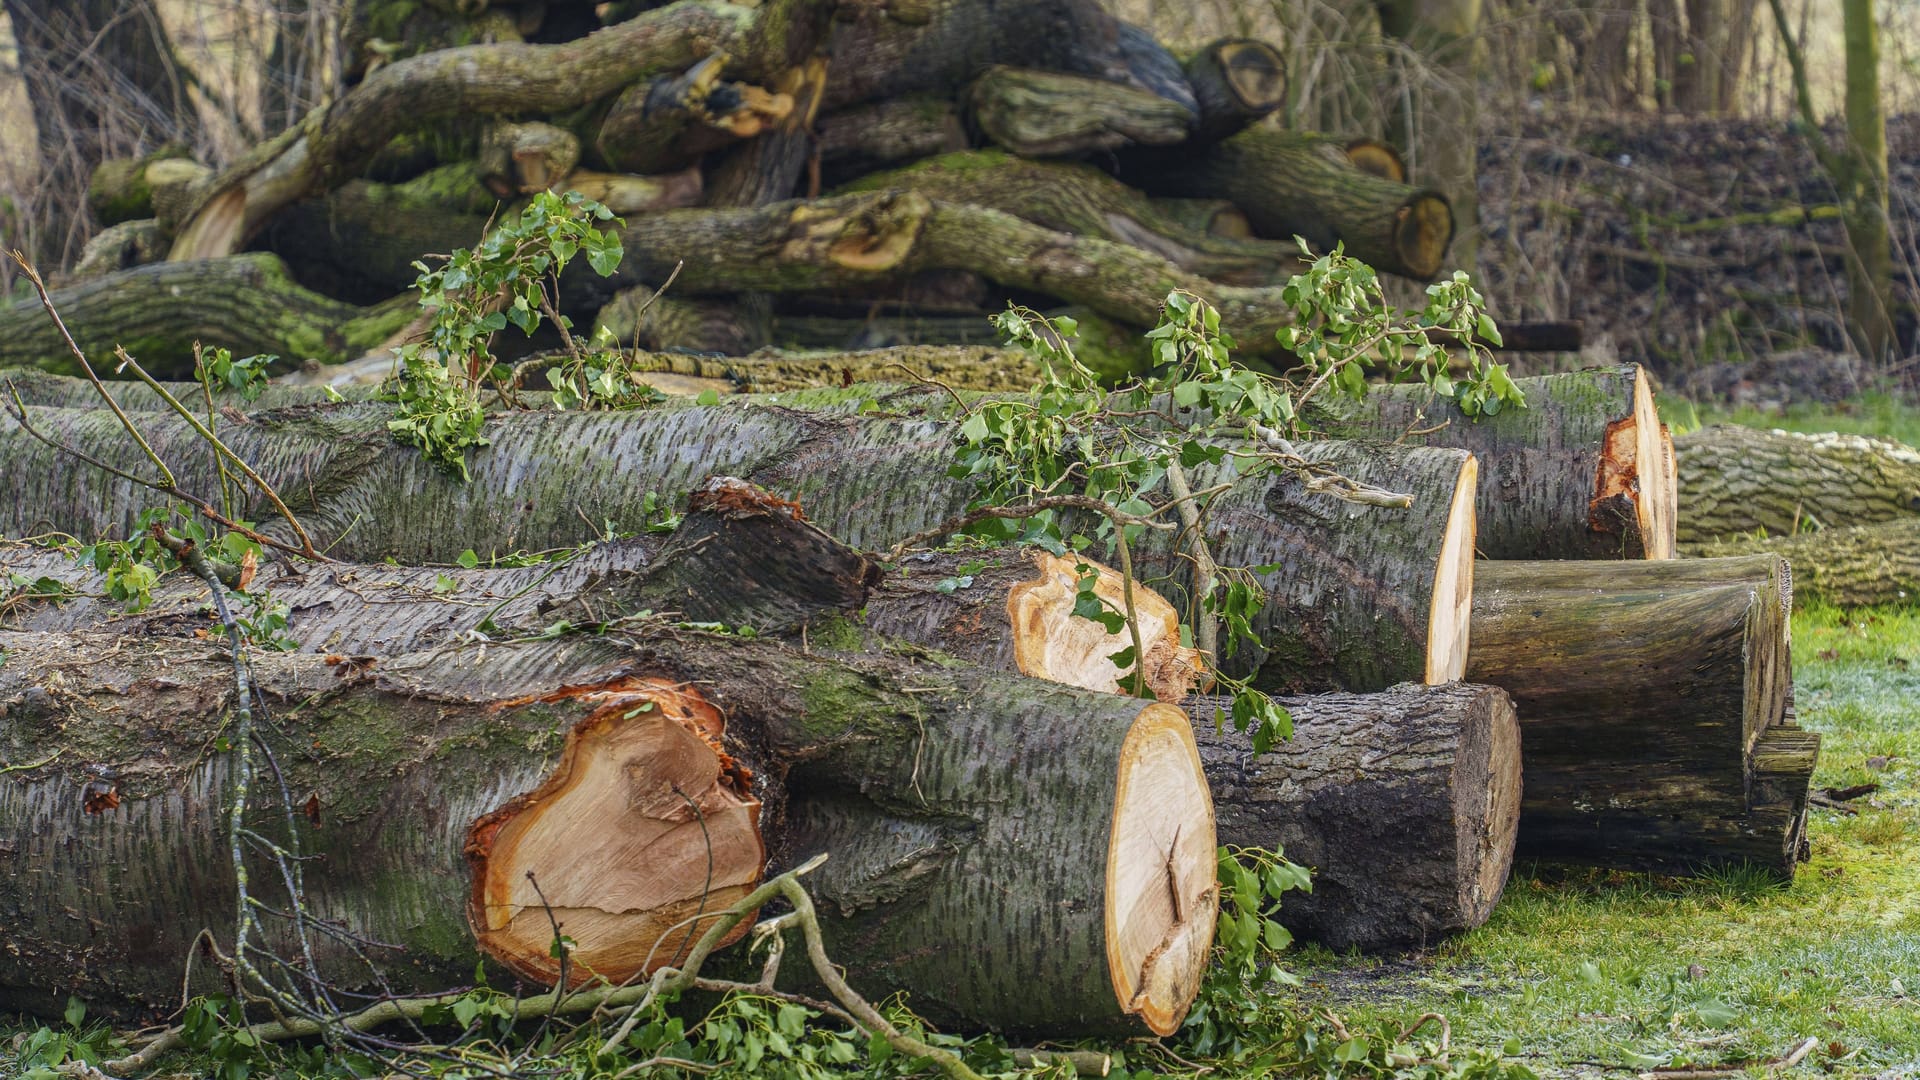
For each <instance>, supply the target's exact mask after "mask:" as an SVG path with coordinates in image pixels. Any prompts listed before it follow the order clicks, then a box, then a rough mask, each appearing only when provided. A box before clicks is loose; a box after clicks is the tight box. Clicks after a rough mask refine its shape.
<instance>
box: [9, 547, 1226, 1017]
mask: <svg viewBox="0 0 1920 1080" xmlns="http://www.w3.org/2000/svg"><path fill="white" fill-rule="evenodd" d="M741 569H742V570H743V571H745V570H748V569H749V568H748V567H742V568H741ZM0 648H3V649H4V650H5V651H6V654H7V656H8V659H9V662H8V663H7V664H6V665H5V667H4V668H0V705H3V706H4V713H0V754H4V757H5V760H8V761H12V762H19V763H21V764H23V765H30V766H31V767H26V768H16V769H13V770H9V772H8V773H7V774H6V775H4V776H0V846H4V848H5V850H7V851H8V852H9V853H10V856H9V872H8V873H7V874H6V875H4V877H3V878H0V912H4V913H5V916H6V920H7V926H8V942H9V945H10V948H8V949H7V950H4V951H0V1003H4V1006H5V1007H6V1008H9V1009H16V1008H17V1009H23V1010H27V1011H31V1012H35V1013H40V1014H48V1015H52V1014H57V1013H58V1011H59V1009H60V1007H61V1003H62V1002H63V1001H65V1000H66V996H67V995H68V994H70V993H71V994H77V995H79V996H80V997H82V998H83V999H84V1000H86V1001H87V1002H88V1003H89V1005H92V1006H94V1007H96V1008H99V1009H103V1010H106V1011H112V1012H118V1013H122V1014H125V1013H134V1014H140V1015H148V1016H152V1015H159V1014H163V1013H165V1012H167V1011H169V1010H171V1009H174V1008H177V1006H178V1004H179V1000H180V993H181V977H182V976H181V971H182V966H183V964H185V962H186V959H187V957H188V954H189V952H190V951H191V950H193V949H194V948H195V947H196V946H195V942H194V938H195V935H196V934H197V933H198V932H199V930H200V928H201V927H203V926H206V927H213V928H216V929H217V928H218V927H220V926H222V925H227V926H230V925H232V921H233V897H234V890H233V875H232V871H231V869H230V863H229V861H228V855H227V853H226V852H227V842H226V829H225V820H226V819H225V815H224V813H223V812H222V803H223V792H224V790H225V788H226V786H227V782H228V766H227V763H228V760H229V759H228V756H227V755H225V754H217V753H216V754H208V753H207V752H206V747H207V746H209V745H211V744H212V743H213V742H214V741H215V740H216V739H217V737H218V735H219V733H220V731H221V730H222V727H223V725H225V724H226V723H227V722H228V719H229V718H228V710H229V707H230V703H231V697H232V694H233V687H234V677H233V670H232V664H231V660H230V658H229V657H228V655H227V653H226V650H225V649H224V648H223V647H221V646H219V645H218V644H217V643H210V642H200V641H193V640H184V639H177V638H153V639H147V640H129V639H127V638H124V637H118V636H116V637H97V636H90V635H85V634H81V635H40V634H18V633H0ZM479 648H480V647H479V646H467V647H464V648H445V649H441V650H437V651H435V652H433V653H429V654H413V655H410V656H402V657H395V658H389V659H382V660H379V661H377V662H374V663H364V662H359V663H356V662H348V663H340V664H333V665H329V664H328V663H326V661H325V658H322V657H318V656H313V655H280V654H269V655H263V656H258V657H256V658H255V659H254V663H253V669H254V674H255V680H256V686H257V687H258V689H259V692H260V694H261V700H262V702H264V704H265V705H266V707H267V708H268V709H270V710H271V711H272V712H273V714H274V715H275V717H276V719H277V721H278V722H279V723H280V724H284V725H287V726H289V727H290V728H292V729H293V730H294V732H295V737H296V739H297V743H296V744H295V745H294V746H291V747H289V746H281V747H280V748H279V750H280V752H279V753H278V755H277V757H278V761H279V768H280V770H281V772H282V773H283V775H284V776H285V780H286V783H287V785H288V788H289V790H291V791H293V792H294V793H295V794H294V798H295V799H296V800H298V801H299V802H300V803H301V804H302V805H303V806H304V807H305V808H306V814H305V815H304V816H303V817H302V819H301V820H302V821H303V822H306V823H308V824H306V825H305V827H304V828H303V831H304V833H305V838H304V848H305V850H306V851H307V852H308V853H310V855H311V858H310V860H309V861H308V862H307V863H306V864H305V867H304V873H305V888H304V893H305V897H306V901H307V904H308V906H309V910H311V911H312V912H313V913H314V914H315V915H317V916H319V917H321V918H325V919H329V920H336V921H337V922H336V925H337V926H338V927H339V928H340V929H342V930H344V931H346V932H349V933H356V934H360V935H365V936H366V937H370V938H372V939H375V940H377V941H380V942H383V943H386V944H387V945H390V946H397V948H391V949H380V950H376V951H375V955H376V956H377V957H378V958H379V959H380V961H381V963H382V967H383V968H384V970H385V973H386V975H387V976H388V978H389V980H390V984H391V985H392V986H393V987H394V989H396V990H398V991H401V992H407V991H435V990H440V989H444V988H446V987H449V986H454V985H460V984H464V983H467V982H470V981H471V979H472V973H473V970H474V964H475V958H476V951H477V950H476V934H477V935H478V942H477V944H478V946H479V948H481V949H484V951H485V952H486V953H487V954H488V955H490V956H492V957H493V958H495V959H497V960H500V961H502V962H503V963H505V964H506V965H507V966H508V967H509V968H511V969H512V970H514V971H515V972H518V973H519V974H521V975H524V976H528V977H531V978H534V979H537V980H541V981H551V980H553V979H554V978H556V977H557V975H558V972H557V971H555V970H554V961H553V960H552V959H551V957H550V956H549V953H548V946H549V944H550V943H551V941H552V934H553V930H552V924H551V923H550V922H549V921H548V918H549V910H548V906H549V905H550V907H551V914H552V916H553V917H554V918H557V919H559V921H560V922H561V924H562V932H564V933H565V934H566V935H567V936H568V937H569V938H571V939H573V940H574V941H575V942H576V946H575V949H574V951H573V953H572V957H573V966H572V968H571V971H572V973H573V974H574V975H575V976H576V978H577V979H584V978H586V973H587V972H588V971H589V970H591V971H593V972H595V973H597V974H599V975H604V976H606V977H608V978H610V979H612V980H613V981H614V982H620V981H623V980H624V979H627V978H629V977H632V976H634V975H636V974H638V973H640V972H641V971H644V970H646V969H647V968H649V967H650V966H657V965H659V964H667V963H672V962H674V960H675V958H676V956H678V955H679V954H680V953H681V951H682V950H683V949H684V947H685V945H686V943H687V942H689V941H690V940H691V938H692V936H693V935H688V934H685V933H684V930H683V928H682V927H681V926H680V924H681V921H682V920H684V919H685V918H686V917H688V916H690V915H693V914H694V913H695V912H696V911H699V910H703V909H704V910H708V911H711V910H714V909H716V908H719V907H724V906H725V905H727V904H730V903H732V902H733V901H734V900H736V899H738V898H739V897H740V896H742V895H744V894H745V893H746V892H747V891H748V890H750V889H751V888H752V887H753V885H754V883H756V882H757V881H758V880H759V879H760V876H761V875H762V873H763V872H775V873H777V872H779V871H780V870H783V869H785V868H789V867H792V866H794V865H798V864H799V863H801V862H803V861H805V860H806V859H807V858H808V857H810V856H812V855H814V854H816V853H819V852H822V851H828V852H830V853H831V855H832V858H831V859H830V860H829V861H828V863H827V864H826V865H825V866H823V867H821V869H820V870H819V871H817V872H816V873H815V874H813V875H811V876H809V878H808V879H807V887H808V889H809V890H810V891H811V892H812V893H813V896H814V899H815V901H816V902H817V904H818V906H819V911H820V913H821V918H822V921H823V929H824V931H825V933H826V938H827V947H828V950H829V952H830V955H832V957H833V958H834V960H835V961H836V962H837V963H840V964H843V965H845V967H846V969H847V971H848V972H849V978H850V980H851V981H852V982H853V984H854V985H855V987H856V988H858V989H859V990H861V991H862V992H863V993H865V994H867V995H868V996H870V997H873V998H875V999H878V998H881V997H884V996H886V995H888V994H891V993H893V992H895V991H901V990H904V991H907V992H909V993H910V994H911V997H912V1000H913V1001H914V1002H915V1007H916V1009H918V1010H920V1011H922V1012H923V1013H924V1014H925V1015H928V1016H929V1017H939V1018H940V1019H941V1020H942V1021H943V1022H948V1023H954V1024H961V1025H965V1026H970V1027H995V1028H1011V1029H1023V1030H1037V1031H1042V1032H1048V1031H1050V1032H1053V1033H1055V1034H1061V1035H1080V1034H1083V1033H1085V1032H1087V1031H1109V1032H1115V1033H1125V1032H1127V1031H1136V1032H1139V1031H1149V1032H1153V1033H1159V1034H1166V1033H1169V1032H1171V1031H1172V1030H1174V1028H1176V1027H1177V1026H1178V1025H1179V1022H1180V1019H1181V1018H1182V1016H1183V1015H1184V1013H1185V1011H1186V1006H1187V1004H1188V1002H1189V1001H1191V1000H1192V996H1193V994H1194V992H1195V991H1196V990H1197V988H1198V981H1199V977H1200V973H1201V970H1202V968H1203V967H1204V965H1205V963H1206V958H1207V954H1208V948H1209V945H1210V944H1211V941H1212V934H1213V924H1214V913H1215V908H1216V904H1215V897H1214V885H1213V862H1214V854H1213V839H1214V837H1213V822H1212V812H1211V808H1210V807H1209V805H1208V802H1207V790H1206V781H1205V777H1204V775H1203V774H1202V773H1201V771H1200V763H1199V760H1198V757H1197V755H1196V754H1195V751H1194V745H1193V741H1192V736H1191V732H1190V729H1189V727H1188V724H1187V721H1186V717H1185V715H1184V714H1183V713H1181V712H1180V711H1179V710H1178V709H1177V708H1175V707H1173V706H1170V705H1165V704H1157V703H1146V702H1142V701H1140V700H1138V699H1132V698H1125V697H1120V696H1117V695H1111V694H1100V693H1094V692H1090V691H1082V690H1074V689H1070V688H1067V687H1061V686H1055V685H1051V684H1047V683H1041V682H1038V681H1036V680H1031V679H1023V678H1019V677H1017V676H1007V675H1000V674H993V673H986V672H980V671H978V670H976V669H972V668H968V667H964V666H962V667H958V668H955V667H952V666H949V665H942V664H938V663H934V662H931V661H925V660H907V659H903V658H901V657H899V656H898V655H890V654H875V655H872V656H868V657H863V658H858V659H856V660H852V661H848V662H841V661H836V660H829V659H825V658H822V657H818V656H808V655H807V654H805V653H803V652H801V651H799V650H796V649H792V648H788V647H785V646H781V645H778V644H776V643H774V642H771V641H742V640H739V639H738V638H732V637H711V636H707V635H702V634H698V633H692V632H687V631H673V630H670V629H669V630H663V631H659V632H656V633H652V634H628V635H624V636H621V637H613V636H608V637H592V638H588V637H579V636H571V637H566V638H562V639H558V640H553V641H537V642H525V643H517V644H494V645H490V646H487V647H486V651H485V655H484V660H483V659H482V657H481V655H480V653H479ZM56 687H57V689H56ZM694 687H698V688H699V689H698V690H696V689H694ZM722 717H724V722H723V721H722ZM267 737H268V739H269V740H273V739H274V738H275V736H273V735H268V736H267ZM90 766H91V767H92V768H89V767H90ZM102 770H104V772H103V771H102ZM88 782H93V783H94V784H95V785H96V786H95V787H94V788H93V789H88V790H89V791H90V792H91V793H92V795H93V796H94V798H92V799H91V800H89V801H90V802H91V805H93V807H94V808H95V809H96V810H97V811H99V812H98V813H97V814H88V813H85V812H84V811H83V807H82V802H83V788H84V785H85V784H87V783H88ZM269 786H271V785H256V792H259V791H260V789H261V788H263V787H269ZM107 791H111V793H112V799H111V800H109V799H107V798H104V797H102V796H104V795H105V793H106V792H107ZM682 795H684V798H683V797H682ZM257 797H259V798H260V802H259V803H257V804H256V805H255V808H254V814H255V815H256V822H255V827H256V828H257V829H259V830H261V831H262V832H263V833H266V834H267V835H270V836H276V837H281V836H283V830H284V825H283V822H284V818H283V817H282V815H281V811H280V810H279V809H278V808H277V807H274V806H271V805H269V804H268V802H267V800H266V798H265V796H264V795H259V796H257ZM689 802H691V803H692V807H691V808H690V807H689V805H688V803H689ZM463 853H464V855H465V859H464V860H463ZM709 856H711V862H710V861H709ZM530 875H531V881H530V880H529V876H530ZM250 877H251V880H252V881H253V883H254V890H255V894H256V895H258V896H260V897H261V898H262V899H263V900H266V901H267V902H268V903H270V904H271V903H281V904H283V903H284V902H285V901H284V898H283V897H278V896H276V894H275V893H274V891H273V887H272V884H271V883H273V882H275V881H277V880H278V878H277V877H276V876H275V874H274V873H273V872H272V870H271V868H270V867H269V866H267V865H265V864H255V865H252V866H250ZM534 883H537V884H538V885H539V888H540V890H541V893H542V894H543V895H544V897H545V903H544V904H543V903H542V902H541V901H540V900H539V898H538V897H537V896H536V895H535V893H534V892H533V884H534ZM1061 897H1073V898H1075V899H1076V902H1075V903H1073V904H1066V905H1063V904H1061V903H1060V902H1059V901H1060V898H1061ZM189 913H191V914H190V915H189ZM263 918H265V925H266V929H265V931H264V933H266V934H267V935H268V941H269V943H270V944H274V945H277V946H278V947H279V948H280V949H281V951H282V953H283V955H297V952H294V947H293V945H292V943H291V942H290V941H289V940H287V935H286V934H285V933H284V930H283V928H282V927H280V926H279V924H278V923H277V921H276V920H274V919H272V918H270V917H263ZM469 919H471V929H470V928H469V926H470V924H469ZM656 944H657V945H658V947H657V948H656ZM314 949H315V952H316V954H317V958H318V964H319V967H320V970H321V972H322V973H323V974H325V975H326V976H328V977H329V978H332V979H335V980H337V981H338V982H339V983H341V984H343V985H344V986H345V987H347V988H349V989H358V990H365V991H372V990H377V987H376V986H375V985H373V982H372V979H371V977H370V976H369V974H368V973H367V971H366V969H365V968H364V967H361V966H360V965H359V964H358V963H357V962H356V961H355V960H354V959H353V957H352V956H351V955H350V954H348V952H347V951H346V950H345V949H344V948H343V947H342V946H341V944H340V942H339V941H338V940H336V939H335V937H334V936H333V935H332V934H329V933H319V934H317V935H316V936H315V938H314ZM496 978H497V976H496ZM219 986H220V983H219V980H218V977H217V976H216V974H215V972H214V969H213V967H212V966H211V965H204V964H203V965H197V966H196V967H195V968H194V977H193V978H192V979H191V980H190V983H189V991H190V992H196V993H200V992H213V991H215V990H217V989H219Z"/></svg>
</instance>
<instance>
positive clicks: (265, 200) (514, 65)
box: [171, 0, 830, 260]
mask: <svg viewBox="0 0 1920 1080" xmlns="http://www.w3.org/2000/svg"><path fill="white" fill-rule="evenodd" d="M829 13H830V9H829V8H828V7H826V6H824V5H821V4H817V3H813V2H811V0H778V2H775V3H770V4H766V5H762V6H760V7H758V8H754V9H751V10H744V11H743V10H742V9H741V8H739V7H737V6H734V5H730V4H726V3H721V2H717V0H677V2H675V3H672V4H668V5H666V6H664V7H660V8H655V9H653V10H651V11H645V12H642V13H640V14H639V15H637V16H635V17H634V18H632V19H630V20H628V21H626V22H622V23H619V24H616V25H614V26H609V27H606V28H605V29H602V30H599V31H597V32H595V33H592V34H589V35H587V36H586V37H584V38H582V39H580V40H578V41H570V42H567V43H565V44H557V45H529V44H519V43H511V44H509V43H502V44H488V45H467V46H464V47H461V48H453V49H441V50H438V51H434V52H428V53H423V54H421V55H418V56H411V57H408V58H406V59H404V60H400V61H396V62H394V63H391V64H387V65H384V66H382V67H380V68H379V69H378V70H376V71H374V72H373V73H372V74H370V75H368V76H367V77H366V78H365V79H364V80H362V81H361V82H360V83H359V84H358V85H356V86H354V87H352V88H351V89H349V90H348V91H347V92H346V93H344V94H342V95H341V96H340V97H339V98H338V99H336V100H334V101H332V102H331V103H329V104H328V105H326V106H325V107H324V108H320V109H317V110H315V111H313V112H311V113H309V114H308V115H307V116H306V118H305V119H304V120H302V121H301V122H300V123H299V124H296V125H295V126H294V127H292V128H291V129H289V130H288V131H287V132H286V133H285V134H283V135H281V136H278V137H276V138H274V139H272V140H270V141H268V142H266V143H263V144H261V145H260V146H258V147H256V148H255V149H254V150H253V151H252V152H251V153H249V154H247V155H245V156H244V157H243V158H242V159H241V160H239V161H237V162H235V163H234V164H233V165H232V166H230V167H228V168H227V169H226V170H224V171H222V172H221V173H220V174H219V175H218V176H216V177H214V178H213V179H211V180H210V181H208V182H207V183H206V184H205V185H203V186H202V187H201V188H200V190H199V191H198V193H197V196H196V200H195V205H196V209H195V210H194V211H193V213H192V215H191V217H190V218H189V219H188V220H187V222H186V224H185V225H184V227H183V228H182V229H181V231H180V233H179V235H178V236H177V237H176V238H175V240H174V246H173V251H172V255H171V257H172V258H173V259H176V260H182V259H201V258H210V257H216V256H221V255H230V254H233V253H234V252H235V251H238V250H239V249H240V248H241V247H242V246H243V245H244V244H245V243H246V242H247V241H248V240H249V239H251V238H252V237H253V236H254V235H255V234H256V233H257V232H259V230H260V228H261V227H262V226H263V225H264V224H265V223H266V221H267V220H268V219H269V218H270V217H272V216H273V215H274V214H275V213H276V212H278V211H279V210H281V209H282V208H284V207H286V206H287V205H289V204H291V203H293V202H296V201H298V200H300V199H304V198H310V197H312V196H315V195H319V194H322V193H324V192H326V191H327V190H329V189H331V188H334V187H337V186H339V185H340V184H343V183H345V182H346V181H348V180H350V179H353V178H354V177H355V176H357V175H359V173H360V172H361V170H362V169H363V168H364V167H365V166H366V164H367V163H368V162H369V161H370V160H371V159H372V158H373V156H374V155H375V154H376V153H377V152H379V150H380V149H381V148H382V147H384V146H385V145H386V144H387V143H388V141H390V140H391V139H392V138H394V136H396V135H398V134H399V133H401V132H403V131H407V130H410V129H413V128H416V127H419V126H420V125H422V124H427V123H431V122H433V121H435V120H441V119H446V118H449V117H456V116H463V115H503V114H511V115H526V114H548V115H552V114H555V113H560V112H564V111H566V110H569V109H576V108H579V107H581V106H584V105H586V104H588V103H590V102H592V101H595V100H597V99H600V98H604V97H607V96H609V95H611V94H614V93H617V92H618V91H620V90H621V89H622V88H623V87H626V86H628V85H630V84H632V83H633V82H635V81H636V80H639V79H643V78H647V77H650V76H652V75H655V74H662V73H669V72H676V71H681V70H684V69H686V68H688V67H691V66H692V65H693V64H694V63H695V62H697V61H699V60H700V59H702V58H704V57H706V56H709V55H712V54H713V53H714V52H718V51H724V52H726V53H727V54H729V56H731V57H732V58H733V70H735V71H737V72H739V74H740V77H741V78H743V79H746V80H747V81H750V82H751V81H757V78H758V77H761V76H766V75H769V74H772V73H775V72H778V71H783V70H786V69H787V68H790V67H792V66H794V65H795V64H797V63H798V62H800V60H801V59H803V58H804V55H805V52H806V51H807V50H808V49H810V48H811V38H812V35H811V34H806V33H802V32H800V26H801V24H802V23H804V22H806V21H807V20H819V19H822V18H824V17H825V16H826V15H828V14H829ZM796 48H797V49H798V50H799V51H798V52H797V53H794V52H791V50H794V49H796Z"/></svg>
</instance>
